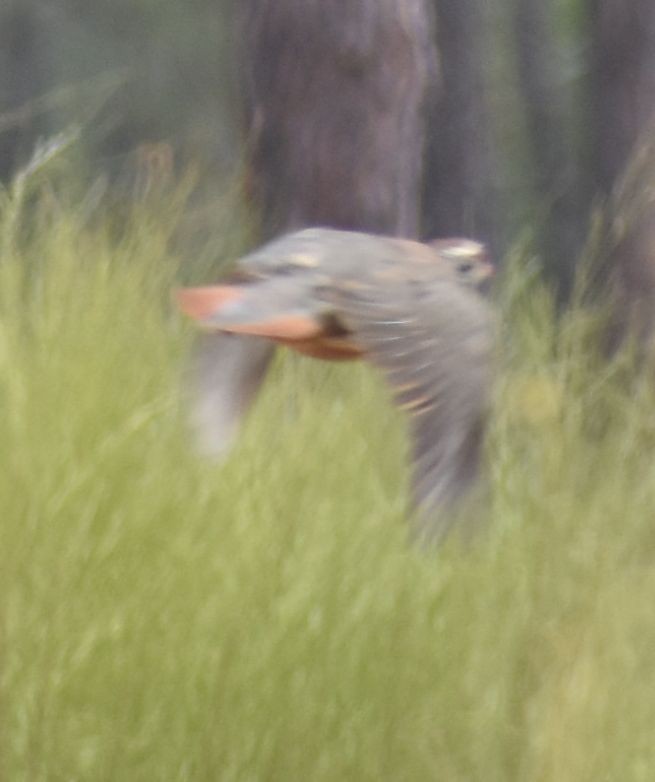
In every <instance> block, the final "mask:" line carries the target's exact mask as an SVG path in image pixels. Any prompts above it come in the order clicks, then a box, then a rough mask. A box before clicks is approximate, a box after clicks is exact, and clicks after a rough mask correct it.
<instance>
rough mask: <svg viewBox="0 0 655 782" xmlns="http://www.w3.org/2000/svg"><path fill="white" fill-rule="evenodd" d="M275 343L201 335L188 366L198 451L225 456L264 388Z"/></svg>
mask: <svg viewBox="0 0 655 782" xmlns="http://www.w3.org/2000/svg"><path fill="white" fill-rule="evenodd" d="M274 352H275V344H274V343H272V342H270V341H268V340H265V339H259V338H257V337H251V336H242V335H241V334H227V333H223V332H215V333H210V334H201V335H200V336H199V338H198V340H197V343H196V346H195V349H194V351H193V355H192V357H191V363H190V366H189V372H188V374H189V377H188V391H187V393H188V395H189V401H190V410H191V425H192V428H193V432H194V436H195V439H196V443H197V445H198V448H199V450H200V451H201V452H202V453H203V454H205V455H206V456H212V457H220V456H223V455H225V453H226V452H227V451H228V450H229V448H230V446H231V445H232V442H233V440H234V438H235V436H236V434H237V431H238V428H239V424H240V423H241V420H242V419H243V417H244V416H245V414H246V413H247V412H248V410H249V409H250V406H251V404H252V402H253V400H254V398H255V396H256V394H257V391H258V390H259V388H260V386H261V384H262V382H263V381H264V377H265V376H266V371H267V369H268V366H269V364H270V361H271V359H272V357H273V354H274Z"/></svg>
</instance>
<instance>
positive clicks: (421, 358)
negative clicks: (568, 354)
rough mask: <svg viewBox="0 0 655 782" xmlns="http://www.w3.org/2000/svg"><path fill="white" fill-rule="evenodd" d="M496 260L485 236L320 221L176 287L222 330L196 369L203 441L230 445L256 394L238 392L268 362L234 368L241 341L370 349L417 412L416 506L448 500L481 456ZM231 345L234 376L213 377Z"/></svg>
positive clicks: (368, 355)
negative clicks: (425, 236) (489, 295)
mask: <svg viewBox="0 0 655 782" xmlns="http://www.w3.org/2000/svg"><path fill="white" fill-rule="evenodd" d="M490 269H491V265H490V264H489V263H488V262H487V261H486V258H485V256H484V251H483V248H482V246H481V245H479V244H478V243H476V242H472V241H470V240H439V241H437V242H434V243H432V244H422V243H419V242H414V241H410V240H405V239H396V238H391V237H383V236H374V235H370V234H363V233H355V232H349V231H338V230H333V229H325V228H312V229H306V230H303V231H298V232H296V233H293V234H289V235H286V236H283V237H281V238H279V239H276V240H274V241H272V242H270V243H269V244H267V245H265V246H264V247H262V248H260V249H259V250H257V251H255V252H253V253H251V254H250V255H248V256H246V257H244V258H243V259H241V260H240V261H239V262H238V264H237V268H236V273H235V274H234V275H233V276H232V277H231V278H228V279H227V280H226V281H225V282H224V283H223V284H220V285H217V286H213V287H205V288H190V289H183V290H181V291H179V292H178V303H179V306H180V308H181V309H182V311H183V312H185V313H186V314H187V315H189V316H190V317H192V318H193V319H194V320H196V321H197V322H198V323H199V324H200V325H201V326H202V327H203V329H205V330H209V331H216V332H219V333H218V335H217V336H215V337H213V338H212V339H213V342H211V345H212V350H213V353H214V356H213V358H212V359H211V360H209V362H207V361H202V362H201V364H202V363H204V365H205V366H204V368H203V367H202V366H200V367H199V372H198V373H197V378H196V410H198V409H199V408H202V410H203V414H202V416H200V417H199V416H198V415H196V423H197V426H198V428H199V430H204V434H203V431H199V435H200V437H201V439H202V440H203V441H204V443H205V448H206V450H213V451H215V452H220V451H222V450H224V447H225V445H226V442H225V441H226V440H227V439H228V437H229V434H228V430H232V429H234V427H235V425H236V420H235V419H238V417H239V416H240V415H241V414H242V413H243V412H244V409H245V407H246V406H247V403H248V402H247V401H246V403H245V404H243V405H240V404H239V403H238V401H237V400H241V399H242V398H247V400H250V399H251V398H252V396H253V395H254V392H255V390H256V387H257V386H258V385H259V383H260V382H261V380H262V379H263V377H264V374H265V371H266V367H267V364H268V359H267V357H266V351H265V349H264V348H262V349H261V350H259V349H256V350H255V351H254V353H255V354H258V359H257V362H256V363H257V366H256V371H253V367H254V364H255V360H254V359H253V361H252V362H250V361H249V360H244V365H243V366H241V367H238V368H237V371H234V366H235V365H237V364H238V361H235V359H236V356H237V355H238V352H239V347H238V345H239V343H238V342H237V343H235V342H234V340H235V339H236V340H242V341H243V347H244V348H247V350H244V355H245V353H249V352H253V351H252V347H253V346H261V345H263V344H265V343H263V342H262V340H266V341H272V342H273V343H277V344H281V345H285V346H288V347H291V348H293V349H295V350H297V351H298V352H300V353H303V354H305V355H310V356H313V357H316V358H321V359H326V360H349V359H356V358H364V359H366V360H368V361H370V362H371V363H372V364H373V365H375V366H376V367H378V368H379V369H380V370H381V371H382V372H383V374H384V375H385V376H386V378H387V381H388V382H389V384H390V386H391V389H392V393H393V396H394V400H395V402H396V404H397V405H398V406H399V407H400V408H401V409H403V410H406V411H407V413H408V415H409V417H410V434H411V438H412V441H413V449H412V460H413V465H414V500H415V504H416V505H417V506H418V510H419V516H420V517H421V518H422V519H426V518H428V517H432V516H434V514H436V513H438V512H439V511H441V510H443V509H444V508H445V507H446V506H449V505H452V504H453V503H454V502H456V501H457V500H458V499H460V498H461V497H462V496H463V494H464V493H465V492H466V490H467V488H468V487H469V485H470V484H471V482H472V480H473V479H474V477H475V475H476V474H477V466H478V461H479V456H480V448H481V440H482V432H483V429H484V420H485V416H486V408H487V399H488V392H489V387H490V373H491V367H490V363H491V343H492V317H491V312H490V309H489V307H488V305H487V303H486V302H485V301H484V299H483V298H482V297H481V296H480V295H479V293H478V291H476V290H475V288H476V287H477V285H478V283H482V282H483V281H484V280H485V279H486V278H487V277H488V276H489V273H490ZM221 345H223V348H221ZM206 350H207V348H205V349H204V352H205V353H206ZM222 350H224V351H225V355H226V356H230V357H231V362H230V363H231V365H232V369H230V367H229V366H227V364H226V367H225V368H226V372H228V371H230V372H231V376H230V377H229V378H228V377H227V376H222V377H221V379H220V382H218V383H217V382H216V376H217V374H220V369H219V366H220V363H221V351H222ZM269 357H270V356H269ZM210 369H211V372H210V373H209V374H211V375H213V378H214V379H213V380H212V379H211V378H210V377H208V371H209V370H210ZM253 378H254V380H253ZM212 407H213V409H214V411H215V413H214V414H215V416H218V417H219V418H223V419H225V422H226V426H225V427H223V429H224V432H222V431H221V427H218V429H217V428H216V427H213V428H212V426H211V425H210V424H211V410H212ZM228 411H229V412H228ZM232 411H235V412H232ZM228 422H229V423H228ZM209 430H212V432H213V433H212V434H211V437H212V438H213V440H214V442H209V441H208V438H207V436H206V434H207V431H209ZM424 523H425V522H424ZM435 524H436V522H435ZM428 526H429V528H430V530H431V531H432V532H434V529H438V528H440V527H439V525H438V524H437V525H436V527H435V526H434V525H432V524H431V523H430V524H429V525H428ZM433 528H434V529H433Z"/></svg>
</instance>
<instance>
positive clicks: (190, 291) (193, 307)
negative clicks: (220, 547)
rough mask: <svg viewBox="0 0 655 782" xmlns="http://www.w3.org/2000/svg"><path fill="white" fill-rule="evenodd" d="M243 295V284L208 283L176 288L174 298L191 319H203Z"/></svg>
mask: <svg viewBox="0 0 655 782" xmlns="http://www.w3.org/2000/svg"><path fill="white" fill-rule="evenodd" d="M244 295H245V290H244V288H243V286H238V285H208V286H205V287H201V288H178V289H177V290H176V291H175V300H176V301H177V306H178V307H179V308H180V310H181V311H182V312H183V313H184V314H185V315H187V316H188V317H189V318H193V320H199V321H204V320H207V319H208V318H210V317H211V316H212V315H213V314H214V313H215V312H217V311H218V310H220V309H221V307H223V306H224V305H225V304H227V303H228V302H233V301H238V300H239V299H241V298H243V296H244Z"/></svg>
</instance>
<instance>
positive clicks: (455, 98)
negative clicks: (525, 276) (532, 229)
mask: <svg viewBox="0 0 655 782" xmlns="http://www.w3.org/2000/svg"><path fill="white" fill-rule="evenodd" d="M436 9H437V21H436V27H437V48H438V51H439V61H440V66H441V68H440V71H441V73H440V76H441V83H440V89H439V91H438V92H434V93H433V94H432V101H431V112H430V114H431V117H430V131H429V139H428V151H427V162H426V176H425V196H424V233H426V234H427V235H428V236H453V235H455V236H456V235H460V236H461V235H464V236H474V237H478V238H482V239H484V240H485V241H487V242H489V243H490V244H492V246H493V245H494V244H497V240H498V235H497V225H496V224H497V221H496V215H495V204H496V201H497V199H496V198H495V197H494V185H493V155H492V130H491V122H490V119H489V115H488V107H487V98H486V85H485V71H486V70H487V62H486V57H485V48H484V47H485V29H486V28H487V27H488V25H486V24H485V17H484V0H437V2H436Z"/></svg>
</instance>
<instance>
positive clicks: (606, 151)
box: [591, 0, 655, 338]
mask: <svg viewBox="0 0 655 782" xmlns="http://www.w3.org/2000/svg"><path fill="white" fill-rule="evenodd" d="M591 21H592V29H593V32H594V42H595V50H594V68H593V87H594V110H595V112H594V113H595V116H594V127H595V129H596V145H595V152H596V161H595V162H596V169H597V172H598V188H599V190H600V192H601V193H603V194H604V195H605V197H606V198H607V199H608V204H609V208H610V211H611V212H612V214H610V220H611V230H610V231H609V234H608V238H607V242H608V248H607V249H608V254H609V256H610V258H611V261H612V267H613V269H614V270H615V271H616V275H615V276H616V279H617V282H618V288H619V293H620V302H621V305H620V306H621V307H622V311H621V312H619V313H618V315H619V321H620V322H619V327H618V328H619V332H623V331H624V330H625V328H626V327H628V326H631V327H635V328H636V329H637V331H638V333H639V334H640V336H641V337H642V338H646V337H649V338H652V336H653V332H654V330H655V195H653V181H654V180H655V143H654V141H653V133H655V124H654V116H655V3H653V2H652V0H596V2H595V3H593V4H592V20H591Z"/></svg>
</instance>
